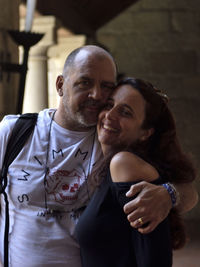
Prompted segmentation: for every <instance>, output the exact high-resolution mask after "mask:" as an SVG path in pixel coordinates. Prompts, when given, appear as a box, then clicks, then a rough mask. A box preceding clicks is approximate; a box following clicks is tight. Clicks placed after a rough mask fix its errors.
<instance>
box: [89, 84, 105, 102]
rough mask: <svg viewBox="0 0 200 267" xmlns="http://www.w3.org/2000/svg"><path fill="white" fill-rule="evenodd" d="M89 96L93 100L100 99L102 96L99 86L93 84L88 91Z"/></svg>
mask: <svg viewBox="0 0 200 267" xmlns="http://www.w3.org/2000/svg"><path fill="white" fill-rule="evenodd" d="M89 97H91V98H93V99H95V100H101V98H102V91H101V88H100V87H99V86H94V87H93V88H91V90H90V93H89Z"/></svg>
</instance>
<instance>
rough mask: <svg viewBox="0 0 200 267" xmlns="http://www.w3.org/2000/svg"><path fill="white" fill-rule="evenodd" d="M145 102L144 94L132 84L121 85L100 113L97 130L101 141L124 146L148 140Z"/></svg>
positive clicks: (103, 143)
mask: <svg viewBox="0 0 200 267" xmlns="http://www.w3.org/2000/svg"><path fill="white" fill-rule="evenodd" d="M145 103H146V102H145V100H144V98H143V96H142V95H141V94H140V93H139V92H138V91H137V90H135V89H134V88H133V87H132V86H130V85H121V86H119V87H118V88H117V89H116V90H115V92H114V94H113V95H112V96H111V97H110V98H109V100H108V104H107V105H106V107H105V108H104V109H103V110H102V112H101V113H100V114H99V121H98V125H97V130H98V138H99V141H100V143H101V144H102V145H109V146H112V147H113V148H115V147H116V148H117V147H119V148H120V147H122V148H123V147H125V146H128V145H132V144H134V143H136V142H137V141H144V140H146V139H147V138H148V136H149V130H145V129H142V124H143V121H144V119H145Z"/></svg>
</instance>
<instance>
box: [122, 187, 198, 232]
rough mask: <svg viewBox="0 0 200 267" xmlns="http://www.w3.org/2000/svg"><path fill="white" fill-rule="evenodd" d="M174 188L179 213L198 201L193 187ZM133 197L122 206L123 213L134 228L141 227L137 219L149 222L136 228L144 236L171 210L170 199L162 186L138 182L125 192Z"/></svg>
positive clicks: (190, 207)
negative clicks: (177, 198)
mask: <svg viewBox="0 0 200 267" xmlns="http://www.w3.org/2000/svg"><path fill="white" fill-rule="evenodd" d="M174 186H175V188H176V190H177V192H178V193H179V197H180V199H179V204H178V205H177V209H178V210H179V212H181V213H184V212H187V211H189V210H191V209H192V208H193V207H194V206H195V205H196V203H197V201H198V194H197V191H196V189H195V188H194V185H193V184H192V183H187V184H176V185H174ZM136 195H137V196H136ZM133 196H136V198H135V199H133V200H131V201H130V202H129V203H127V204H126V205H125V206H124V211H125V213H126V214H128V220H129V221H130V224H131V226H132V227H134V228H138V227H140V226H141V224H140V223H139V222H138V219H139V218H142V220H143V221H144V222H149V223H148V225H147V226H145V227H143V228H138V231H140V232H141V233H144V234H147V233H150V232H151V231H153V230H154V229H155V228H156V226H157V225H158V224H159V223H160V222H161V221H163V220H164V219H165V218H166V217H167V215H168V214H169V211H170V210H171V208H172V201H171V197H170V195H169V193H168V192H167V190H166V189H165V188H164V187H163V186H162V185H161V186H158V185H154V184H150V183H148V182H140V183H138V184H136V185H133V186H131V188H130V190H129V191H128V192H127V197H133Z"/></svg>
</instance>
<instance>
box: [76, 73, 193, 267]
mask: <svg viewBox="0 0 200 267" xmlns="http://www.w3.org/2000/svg"><path fill="white" fill-rule="evenodd" d="M97 130H98V138H99V141H100V143H101V146H102V150H103V153H104V156H105V163H104V164H103V165H102V168H101V170H100V171H99V173H97V174H95V179H96V180H97V183H99V184H100V187H99V188H98V189H97V191H96V193H95V194H94V196H93V198H92V200H91V201H90V203H89V205H88V207H87V208H86V210H85V211H84V213H83V215H82V216H81V218H80V220H79V223H78V225H77V228H76V233H77V238H78V240H79V243H80V246H81V257H82V264H83V266H84V267H94V266H95V267H112V266H113V267H122V266H123V267H129V266H132V267H133V266H134V267H161V266H162V267H169V266H172V248H177V247H181V246H182V245H183V244H184V242H185V239H184V232H183V227H182V225H181V222H180V220H179V218H178V217H177V214H176V213H174V212H173V213H174V214H173V216H171V217H172V219H173V225H172V227H171V228H170V227H169V220H168V218H167V219H166V220H164V221H163V222H162V223H161V224H160V225H159V226H158V227H157V228H156V229H155V230H154V231H153V232H152V233H150V234H146V235H143V234H141V233H140V232H139V231H138V230H137V229H133V228H132V227H131V226H130V225H129V223H128V220H127V218H126V215H125V214H124V212H123V209H122V208H123V205H124V204H125V203H126V201H127V200H126V196H125V193H126V192H127V191H128V189H129V187H130V185H131V184H134V183H137V182H139V181H142V180H146V181H148V182H152V183H156V184H161V183H163V182H166V181H173V182H176V183H178V182H191V180H193V178H194V177H195V173H194V169H193V166H192V165H191V163H190V161H189V160H188V159H187V157H186V156H185V155H184V154H183V152H182V151H181V149H180V146H179V142H178V139H177V135H176V129H175V124H174V120H173V117H172V115H171V112H170V111H169V109H168V106H167V103H166V95H164V94H162V93H160V92H159V91H158V90H156V89H155V88H154V87H153V86H152V85H151V84H150V83H148V82H144V81H142V80H140V79H134V78H126V79H124V80H122V81H120V82H119V84H118V86H117V89H116V91H115V92H114V94H113V96H112V97H111V98H110V100H109V102H108V105H107V106H106V107H105V108H104V110H103V111H102V112H101V113H100V115H99V122H98V126H97ZM105 172H106V173H107V175H102V174H103V173H105ZM102 177H104V178H102ZM146 223H148V221H146V218H145V217H144V218H140V219H139V220H138V226H139V227H140V228H141V227H142V225H145V224H146ZM173 228H175V231H174V229H173ZM177 228H178V231H176V229H177ZM170 230H171V233H170Z"/></svg>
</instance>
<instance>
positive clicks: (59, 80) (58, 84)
mask: <svg viewBox="0 0 200 267" xmlns="http://www.w3.org/2000/svg"><path fill="white" fill-rule="evenodd" d="M63 83H64V78H63V76H62V75H59V76H58V77H57V79H56V90H57V92H58V95H59V96H63Z"/></svg>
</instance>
